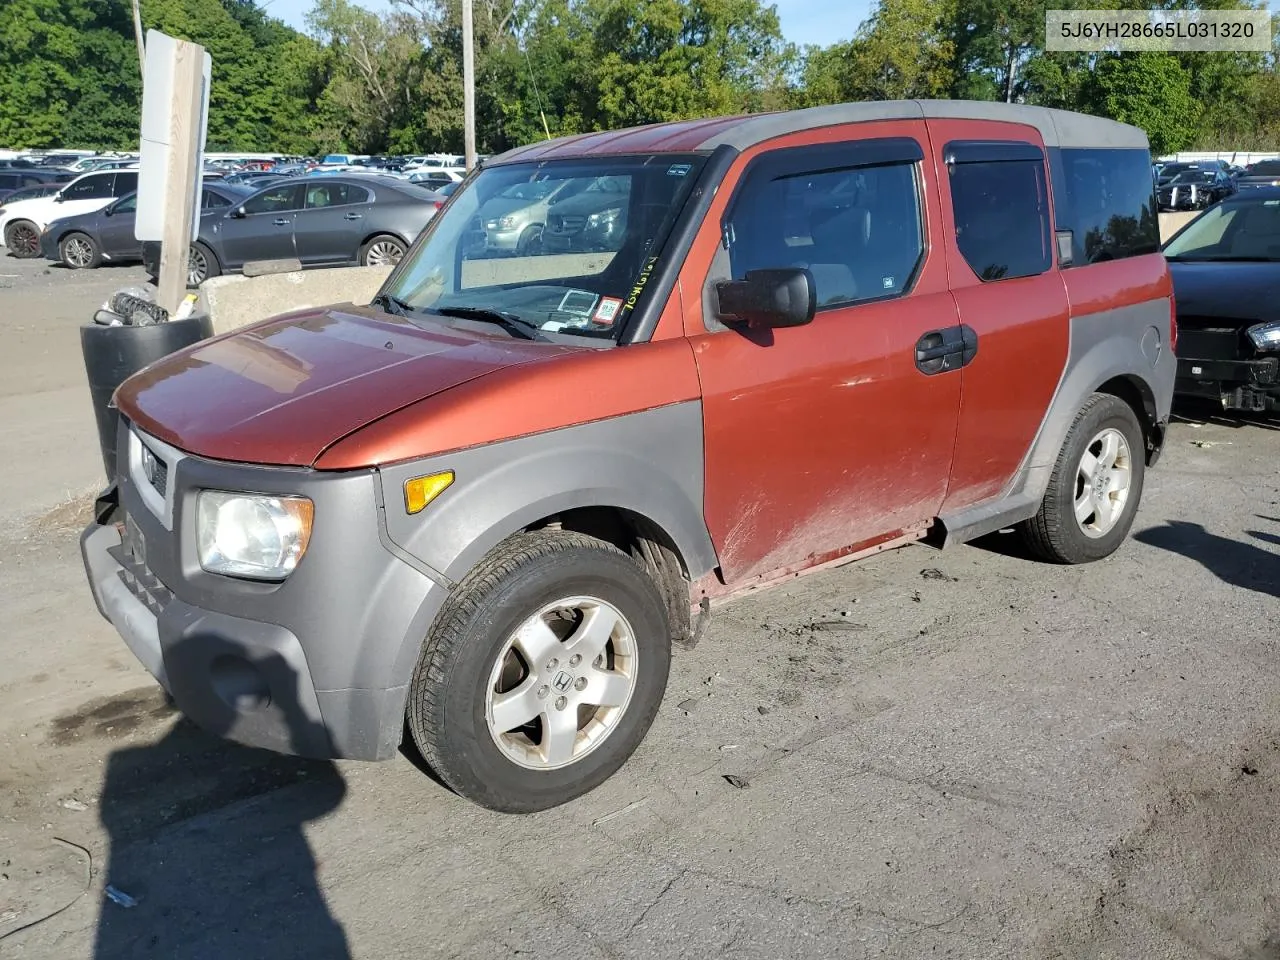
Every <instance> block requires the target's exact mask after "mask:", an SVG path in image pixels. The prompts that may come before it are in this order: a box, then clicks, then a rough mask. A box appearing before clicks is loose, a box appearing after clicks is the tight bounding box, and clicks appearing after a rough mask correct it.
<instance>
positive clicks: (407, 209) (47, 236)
mask: <svg viewBox="0 0 1280 960" xmlns="http://www.w3.org/2000/svg"><path fill="white" fill-rule="evenodd" d="M269 180H270V182H262V183H260V182H257V180H255V179H253V178H250V179H247V180H241V181H237V180H236V179H235V178H234V177H231V176H227V177H223V178H220V179H209V180H207V181H206V182H205V184H204V186H203V190H202V194H201V204H200V213H199V233H198V239H197V240H196V242H195V243H194V244H192V247H191V252H190V258H189V262H188V278H187V279H188V283H189V284H190V285H192V286H195V285H198V284H200V283H202V282H203V281H204V280H207V279H208V278H209V277H214V276H217V275H219V274H221V273H226V272H233V271H237V270H240V269H241V268H243V266H244V264H246V263H248V262H250V261H255V260H277V259H297V260H299V261H300V262H301V263H302V265H303V266H304V267H318V266H343V265H355V264H359V265H364V266H376V265H385V264H394V263H398V262H399V260H400V258H401V257H402V256H403V255H404V252H405V251H406V250H407V249H408V248H409V245H410V244H411V243H412V242H413V240H414V238H415V237H417V235H418V234H419V233H420V232H421V231H422V228H423V227H424V226H425V225H426V224H427V222H428V221H429V220H430V219H431V218H432V217H433V216H434V215H435V214H436V212H437V211H438V210H439V209H440V208H441V207H443V206H444V203H445V199H446V198H445V197H444V196H443V195H441V194H439V193H436V192H434V191H432V190H428V189H426V188H424V187H422V186H419V185H417V184H413V183H409V182H407V181H405V180H402V179H397V178H392V177H387V176H382V175H378V174H360V175H351V176H341V175H332V176H325V177H323V178H310V177H271V178H269ZM137 188H138V172H137V171H136V170H110V171H97V172H93V173H88V174H85V175H83V176H81V177H78V178H75V179H73V180H71V181H70V182H68V183H63V184H55V185H53V189H51V190H43V189H42V190H41V191H40V192H39V194H38V195H31V196H25V197H24V196H16V197H14V196H11V197H9V198H8V199H6V200H5V201H4V205H3V206H0V237H2V238H3V243H4V246H5V247H6V248H7V250H8V253H9V254H10V255H12V256H15V257H40V256H43V257H45V258H47V259H49V260H53V261H57V262H61V263H63V264H65V265H66V266H68V267H70V268H72V269H77V270H83V269H91V268H93V267H97V266H99V265H101V264H102V263H106V262H113V263H115V262H130V261H132V262H136V261H142V262H143V263H144V264H145V265H146V267H147V269H148V271H149V272H150V273H151V274H152V275H153V276H155V275H157V274H158V273H159V260H160V251H159V246H160V245H159V244H158V243H150V242H149V243H139V242H138V240H137V239H136V238H135V237H134V222H135V218H136V213H137Z"/></svg>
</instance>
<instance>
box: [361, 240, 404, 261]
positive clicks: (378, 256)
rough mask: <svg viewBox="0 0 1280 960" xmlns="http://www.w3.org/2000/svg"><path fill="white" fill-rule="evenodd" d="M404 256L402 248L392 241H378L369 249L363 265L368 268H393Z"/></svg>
mask: <svg viewBox="0 0 1280 960" xmlns="http://www.w3.org/2000/svg"><path fill="white" fill-rule="evenodd" d="M403 256H404V247H402V246H400V244H398V243H396V242H395V241H394V240H379V241H378V242H377V243H375V244H374V245H373V246H371V247H370V248H369V252H368V254H367V255H366V256H365V264H366V265H367V266H370V267H393V266H395V265H396V264H397V263H399V262H400V258H401V257H403Z"/></svg>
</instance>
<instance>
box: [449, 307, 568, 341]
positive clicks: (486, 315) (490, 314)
mask: <svg viewBox="0 0 1280 960" xmlns="http://www.w3.org/2000/svg"><path fill="white" fill-rule="evenodd" d="M431 312H432V313H435V314H439V315H440V316H442V317H457V318H458V319H460V320H478V321H479V322H481V323H496V324H497V325H498V326H500V327H502V328H503V329H504V330H506V331H508V332H509V333H514V334H516V335H517V336H519V337H523V338H524V339H526V340H546V339H547V337H546V336H545V335H544V334H543V333H542V331H541V330H540V329H539V328H538V325H537V324H536V323H530V322H529V321H528V320H525V319H523V318H521V317H517V316H516V315H515V314H514V313H507V312H506V311H504V310H488V309H486V308H484V307H437V308H436V309H435V310H432V311H431Z"/></svg>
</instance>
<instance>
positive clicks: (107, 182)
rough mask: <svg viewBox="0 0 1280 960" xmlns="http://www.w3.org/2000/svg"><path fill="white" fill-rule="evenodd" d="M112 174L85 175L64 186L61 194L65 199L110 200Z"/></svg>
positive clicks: (113, 177) (113, 176)
mask: <svg viewBox="0 0 1280 960" xmlns="http://www.w3.org/2000/svg"><path fill="white" fill-rule="evenodd" d="M114 179H115V175H114V174H103V175H101V176H91V177H85V178H84V179H83V180H77V181H76V182H75V183H73V184H71V185H70V186H69V187H67V188H66V190H65V192H64V193H63V194H62V196H63V199H65V200H110V199H111V181H112V180H114Z"/></svg>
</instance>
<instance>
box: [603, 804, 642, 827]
mask: <svg viewBox="0 0 1280 960" xmlns="http://www.w3.org/2000/svg"><path fill="white" fill-rule="evenodd" d="M648 802H649V798H648V797H641V798H640V799H639V800H632V801H631V802H630V803H628V804H627V805H626V806H625V807H623V808H621V809H620V810H615V811H613V813H606V814H605V815H604V816H603V817H596V819H594V820H592V821H591V825H592V826H593V827H598V826H600V825H601V824H602V823H608V822H609V821H610V820H617V819H618V818H619V817H623V816H626V815H627V814H628V813H631V812H632V811H634V810H638V809H639V808H640V807H643V806H644V805H645V804H646V803H648Z"/></svg>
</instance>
